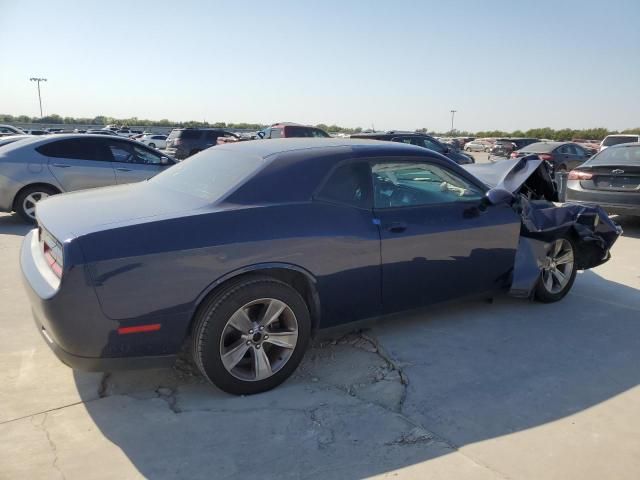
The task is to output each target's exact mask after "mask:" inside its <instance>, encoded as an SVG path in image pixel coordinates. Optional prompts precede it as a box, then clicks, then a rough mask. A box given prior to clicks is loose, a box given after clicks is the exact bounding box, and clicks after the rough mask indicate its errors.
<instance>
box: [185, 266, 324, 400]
mask: <svg viewBox="0 0 640 480" xmlns="http://www.w3.org/2000/svg"><path fill="white" fill-rule="evenodd" d="M265 298H272V299H277V300H279V301H281V302H284V303H285V304H286V305H287V306H288V307H289V308H290V309H291V311H292V312H293V313H294V315H295V318H296V321H297V327H298V337H297V342H296V345H295V348H294V349H293V352H292V353H291V354H290V357H289V359H288V360H287V361H286V363H284V365H283V366H282V367H281V368H280V369H279V370H277V371H276V372H275V373H273V374H271V376H269V377H268V378H265V379H263V380H243V379H240V378H237V377H236V376H235V375H233V374H231V372H230V371H229V370H227V368H226V367H225V365H224V363H223V361H222V351H221V348H222V347H221V339H222V335H223V332H224V331H225V327H226V326H227V322H228V320H229V319H230V318H231V316H232V315H233V314H234V313H235V312H236V311H238V309H240V308H242V307H243V306H244V305H246V304H247V303H250V302H253V301H256V300H258V299H265ZM310 335H311V318H310V315H309V309H308V307H307V304H306V302H305V301H304V299H303V298H302V297H301V296H300V294H299V293H298V292H297V291H296V290H295V289H294V288H292V287H291V286H289V285H288V284H286V283H284V282H281V281H280V280H276V279H274V278H271V277H266V276H258V275H251V276H246V277H242V278H239V279H238V280H235V281H234V280H232V281H230V282H229V284H228V285H226V286H225V287H224V288H223V289H222V290H220V291H218V292H216V293H215V294H214V295H212V296H211V298H209V299H208V300H207V301H205V303H204V304H203V306H202V308H200V309H199V312H198V313H197V315H196V319H195V326H194V329H193V343H192V355H193V359H194V362H195V364H196V365H197V366H198V368H199V370H200V372H202V374H203V375H204V377H205V378H207V379H208V380H209V381H210V382H211V383H213V384H214V385H216V386H217V387H218V388H220V389H221V390H224V391H225V392H228V393H231V394H235V395H251V394H255V393H260V392H264V391H267V390H271V389H272V388H274V387H277V386H278V385H280V384H281V383H282V382H284V381H285V380H286V379H287V378H288V377H289V376H290V375H291V374H292V373H293V372H294V371H295V369H296V368H297V367H298V365H299V364H300V361H301V360H302V358H303V356H304V354H305V351H306V349H307V345H308V343H309V338H310ZM258 348H259V347H258ZM263 350H265V353H266V349H263ZM255 352H256V350H255V348H253V349H249V350H247V353H246V354H245V355H247V354H248V357H245V358H253V357H254V356H255Z"/></svg>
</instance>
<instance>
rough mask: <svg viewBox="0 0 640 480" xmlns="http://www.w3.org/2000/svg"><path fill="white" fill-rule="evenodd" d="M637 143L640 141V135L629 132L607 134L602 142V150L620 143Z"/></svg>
mask: <svg viewBox="0 0 640 480" xmlns="http://www.w3.org/2000/svg"><path fill="white" fill-rule="evenodd" d="M632 142H634V143H637V142H640V135H628V134H623V133H620V134H615V135H607V136H606V137H604V139H603V140H602V142H600V151H602V150H604V149H605V148H607V147H611V146H613V145H618V144H620V143H632Z"/></svg>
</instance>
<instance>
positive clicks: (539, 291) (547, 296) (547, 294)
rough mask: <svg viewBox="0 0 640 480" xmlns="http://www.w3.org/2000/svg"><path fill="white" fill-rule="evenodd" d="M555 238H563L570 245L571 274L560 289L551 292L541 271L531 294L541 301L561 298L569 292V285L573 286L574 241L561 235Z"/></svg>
mask: <svg viewBox="0 0 640 480" xmlns="http://www.w3.org/2000/svg"><path fill="white" fill-rule="evenodd" d="M557 240H565V241H567V242H568V244H569V245H571V251H572V255H573V263H572V268H571V274H570V277H569V281H568V283H567V284H566V285H565V286H564V287H563V288H562V289H561V290H560V291H557V292H553V291H550V290H549V289H548V288H547V286H546V285H545V282H544V280H543V274H544V272H543V271H541V272H540V278H539V279H538V283H537V284H536V287H535V289H534V294H533V296H534V298H535V299H536V300H537V301H538V302H541V303H553V302H557V301H559V300H562V299H563V298H564V297H565V295H566V294H567V293H569V291H570V290H571V287H572V286H573V282H574V281H575V279H576V273H577V269H576V264H575V256H576V248H575V243H574V242H573V240H572V239H571V237H569V236H562V237H559V238H558V239H557ZM557 240H556V241H557ZM552 245H553V244H552ZM551 248H553V246H551ZM551 248H550V249H551Z"/></svg>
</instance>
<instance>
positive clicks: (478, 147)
mask: <svg viewBox="0 0 640 480" xmlns="http://www.w3.org/2000/svg"><path fill="white" fill-rule="evenodd" d="M490 149H491V147H490V146H489V144H488V143H485V142H481V141H479V140H472V141H470V142H468V143H467V144H465V146H464V150H465V151H466V152H488V151H489V150H490Z"/></svg>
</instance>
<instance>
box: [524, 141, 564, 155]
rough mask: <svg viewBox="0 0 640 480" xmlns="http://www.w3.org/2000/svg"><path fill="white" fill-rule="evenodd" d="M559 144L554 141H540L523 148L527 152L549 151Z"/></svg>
mask: <svg viewBox="0 0 640 480" xmlns="http://www.w3.org/2000/svg"><path fill="white" fill-rule="evenodd" d="M557 146H558V144H555V145H554V144H552V143H544V142H540V143H532V144H531V145H527V146H526V148H523V149H522V150H523V151H525V152H527V153H549V152H551V151H552V150H553V149H554V148H556V147H557Z"/></svg>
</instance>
